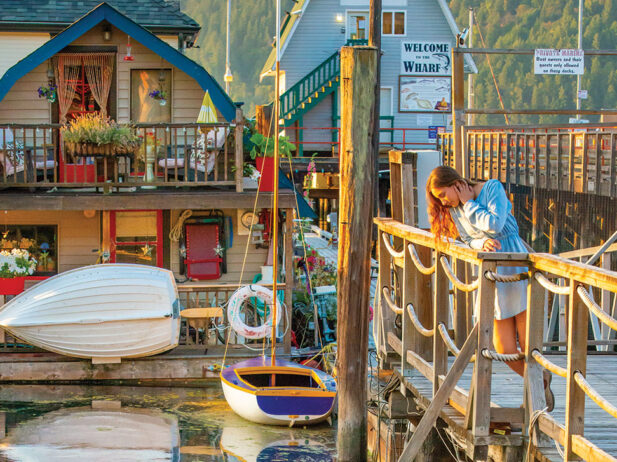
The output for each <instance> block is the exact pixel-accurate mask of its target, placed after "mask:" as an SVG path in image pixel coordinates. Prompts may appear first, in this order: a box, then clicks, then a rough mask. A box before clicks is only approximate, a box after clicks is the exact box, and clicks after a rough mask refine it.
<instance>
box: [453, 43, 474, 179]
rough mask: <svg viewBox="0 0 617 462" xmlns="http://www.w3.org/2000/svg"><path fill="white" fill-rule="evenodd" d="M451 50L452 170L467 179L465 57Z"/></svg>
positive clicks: (457, 51) (455, 50)
mask: <svg viewBox="0 0 617 462" xmlns="http://www.w3.org/2000/svg"><path fill="white" fill-rule="evenodd" d="M459 50H460V49H459V47H458V46H457V47H455V48H452V124H453V128H452V134H453V135H454V168H455V169H456V170H457V171H458V172H459V173H460V174H461V175H463V176H464V177H466V178H467V177H469V173H470V172H469V171H468V162H467V154H466V153H465V149H464V148H463V142H464V141H463V138H464V133H463V127H464V126H465V71H464V69H465V67H464V63H465V55H463V53H461V52H460V51H459Z"/></svg>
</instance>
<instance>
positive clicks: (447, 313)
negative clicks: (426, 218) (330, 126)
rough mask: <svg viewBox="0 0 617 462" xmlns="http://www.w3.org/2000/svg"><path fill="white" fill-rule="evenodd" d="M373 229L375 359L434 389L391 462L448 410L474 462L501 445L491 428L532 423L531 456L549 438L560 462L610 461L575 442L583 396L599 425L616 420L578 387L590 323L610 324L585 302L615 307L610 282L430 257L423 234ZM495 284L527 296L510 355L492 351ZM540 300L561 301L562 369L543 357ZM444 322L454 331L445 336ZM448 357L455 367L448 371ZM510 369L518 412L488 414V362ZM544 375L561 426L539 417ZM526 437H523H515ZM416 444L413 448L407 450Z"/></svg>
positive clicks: (382, 225) (559, 270)
mask: <svg viewBox="0 0 617 462" xmlns="http://www.w3.org/2000/svg"><path fill="white" fill-rule="evenodd" d="M375 223H376V224H377V226H378V229H379V241H378V245H379V284H378V288H379V294H380V296H381V302H380V303H379V304H378V312H377V316H376V323H377V327H376V332H377V335H376V338H375V342H376V345H377V349H378V353H379V355H380V357H381V358H387V357H389V355H391V354H392V353H395V354H396V356H395V357H400V372H401V375H403V376H405V375H409V374H410V373H411V371H412V370H414V369H415V370H416V371H418V372H419V373H421V374H422V375H423V376H424V377H426V379H428V380H429V381H430V382H432V387H433V393H432V403H431V405H430V406H429V408H428V409H427V410H426V412H425V414H424V418H423V421H421V422H420V424H419V425H418V426H417V428H416V432H415V434H414V437H413V438H412V440H411V441H410V442H409V443H408V445H407V446H406V448H405V451H404V453H403V456H402V458H401V459H400V460H411V459H405V458H404V457H405V456H410V455H412V454H413V451H414V450H415V449H416V448H417V447H418V446H417V445H418V441H417V439H419V438H421V439H422V440H423V437H422V432H423V431H424V429H425V427H426V425H427V423H426V422H428V426H429V428H430V426H432V425H433V423H434V420H436V418H437V415H438V413H439V412H440V411H441V410H442V408H443V406H444V405H445V404H446V402H448V401H449V402H450V404H451V406H452V407H453V408H454V409H456V410H457V411H458V413H459V414H460V415H462V416H463V418H464V421H465V428H468V429H469V434H470V437H469V438H470V439H468V440H467V441H468V442H469V441H470V442H471V444H472V445H474V447H475V448H474V454H475V456H474V460H486V451H487V450H488V449H487V448H488V445H493V444H504V438H505V437H501V436H500V435H495V434H492V433H491V432H490V430H489V429H490V425H491V422H519V423H522V422H527V423H529V422H531V423H532V424H533V425H532V434H531V435H526V436H527V437H528V438H529V439H530V440H531V442H532V447H541V446H545V443H546V441H545V438H546V437H550V438H551V439H553V440H555V441H556V442H558V443H559V444H560V445H562V446H563V447H564V460H574V459H575V458H578V457H580V458H583V459H585V460H588V461H615V460H617V459H615V458H614V457H613V455H610V454H609V453H607V452H606V451H605V450H603V449H602V448H599V447H597V446H596V445H594V444H593V443H591V442H590V441H589V440H588V439H587V438H585V436H584V430H585V426H584V415H585V397H586V396H588V397H589V398H590V399H592V400H593V401H594V402H595V403H596V404H598V406H600V407H601V408H602V409H603V410H605V411H606V413H607V416H611V417H613V418H617V407H615V406H614V405H613V404H611V403H609V402H608V401H607V400H606V399H604V398H603V397H602V396H601V395H600V394H599V393H598V392H597V391H596V390H595V389H594V388H593V386H592V385H590V384H589V382H588V381H587V380H586V375H587V348H588V342H587V340H588V329H587V326H588V320H589V317H590V314H593V315H595V316H597V317H598V319H599V320H600V321H601V322H602V323H603V324H605V325H606V326H609V327H610V328H611V329H614V330H617V320H616V319H614V318H613V317H612V316H611V315H610V314H609V313H607V312H605V311H604V310H603V309H602V308H601V307H600V306H599V305H598V304H597V303H596V302H595V301H594V295H593V294H594V292H595V293H596V295H597V294H599V293H600V292H601V291H607V292H608V293H610V294H611V296H612V297H615V296H616V295H617V272H613V271H610V270H607V269H602V268H597V267H593V266H590V265H585V264H583V263H579V262H574V261H572V260H568V259H565V258H562V257H558V256H553V255H550V254H542V253H532V254H521V253H486V252H479V251H476V250H472V249H469V248H467V247H463V246H460V245H458V244H450V245H448V246H447V247H443V246H441V247H443V248H439V249H437V248H436V246H435V240H434V237H433V235H432V234H430V233H428V232H426V231H423V230H420V229H417V228H414V227H412V226H409V225H405V224H403V223H401V222H399V221H395V220H393V219H389V218H377V219H375ZM506 266H510V267H512V266H513V267H524V268H522V270H521V271H517V273H516V275H512V276H503V275H500V274H499V273H497V269H498V268H500V267H506ZM477 275H479V276H477ZM556 278H562V279H564V280H566V281H567V284H566V285H565V286H560V285H557V284H555V282H554V281H555V279H556ZM520 281H523V282H520ZM497 283H509V284H512V283H519V284H520V283H522V284H526V287H527V301H528V309H527V325H526V331H527V344H526V346H525V350H524V351H523V352H520V353H519V354H512V355H500V354H498V353H496V352H495V351H494V350H493V343H492V336H493V319H494V297H495V290H496V284H497ZM545 291H550V292H552V293H556V294H560V295H563V296H565V297H568V300H569V303H568V305H567V310H566V318H567V320H568V322H567V324H568V329H567V352H566V355H567V361H566V364H567V366H566V367H560V366H558V365H557V364H554V363H553V362H552V361H551V360H549V359H548V356H545V355H544V350H543V333H544V329H545V307H544V299H545V297H544V295H545ZM472 294H474V295H475V298H476V299H479V302H478V305H477V306H478V309H477V313H476V319H477V323H476V324H475V325H473V324H472V323H471V319H472V318H471V316H470V313H469V311H470V309H471V307H472V306H474V301H473V298H474V296H472ZM397 316H400V317H401V320H402V323H401V326H400V332H399V331H397V327H396V325H395V322H394V320H395V318H396V317H397ZM449 319H452V321H453V322H452V325H453V326H454V329H453V330H452V329H451V328H450V326H451V324H450V322H449ZM448 355H452V356H454V357H455V358H456V359H455V361H454V363H453V365H452V366H451V368H448ZM516 359H524V361H525V363H526V374H525V379H524V397H521V398H523V401H524V403H525V407H524V408H520V407H499V406H496V405H494V404H492V403H491V395H492V393H493V392H494V391H495V390H493V389H492V387H491V379H492V369H493V362H494V361H510V360H516ZM395 361H398V360H395ZM470 361H473V362H474V364H473V376H472V380H471V386H470V387H469V389H467V390H465V389H462V388H459V387H455V385H456V384H457V382H458V379H459V377H460V376H461V374H462V372H463V370H464V369H465V368H466V367H467V365H468V363H469V362H470ZM544 369H546V370H548V371H550V372H551V373H552V374H557V375H559V376H561V377H565V379H566V380H567V390H566V404H565V419H564V421H563V422H558V421H557V420H556V419H555V418H554V417H553V416H552V415H550V414H548V413H546V412H543V409H544V408H545V397H544V390H543V370H544ZM440 390H441V393H440ZM433 404H434V405H435V406H433ZM424 419H428V420H427V421H426V422H425V421H424ZM431 419H433V420H432V421H430V420H431ZM423 422H424V423H423ZM525 431H526V429H525V428H523V436H525V435H524V433H525ZM416 434H417V435H418V438H417V439H416V440H415V441H414V438H416ZM420 443H421V442H420ZM551 444H552V443H551ZM553 450H554V448H553ZM483 451H484V455H483ZM540 451H541V449H540ZM476 456H477V459H476V458H475V457H476Z"/></svg>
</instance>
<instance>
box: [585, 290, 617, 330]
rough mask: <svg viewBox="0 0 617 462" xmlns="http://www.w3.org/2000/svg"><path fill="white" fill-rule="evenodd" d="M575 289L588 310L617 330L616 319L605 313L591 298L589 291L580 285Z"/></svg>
mask: <svg viewBox="0 0 617 462" xmlns="http://www.w3.org/2000/svg"><path fill="white" fill-rule="evenodd" d="M576 291H577V292H578V295H579V296H580V297H581V300H582V301H583V303H584V304H585V305H587V308H589V311H591V312H592V313H593V314H595V315H596V316H597V317H598V319H599V320H600V321H602V322H603V323H604V324H606V325H607V326H609V327H610V328H611V329H613V330H617V319H615V318H613V317H612V316H611V315H609V314H607V313H605V312H604V310H603V309H602V307H601V306H600V305H598V304H597V303H596V302H594V301H593V300H592V299H591V296H590V295H589V292H587V290H586V289H585V288H584V287H583V286H582V285H579V286H578V287H577V288H576Z"/></svg>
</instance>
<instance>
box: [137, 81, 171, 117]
mask: <svg viewBox="0 0 617 462" xmlns="http://www.w3.org/2000/svg"><path fill="white" fill-rule="evenodd" d="M155 90H159V91H164V92H165V93H166V94H167V95H166V96H167V98H166V100H164V101H165V102H164V103H163V104H161V103H162V102H163V101H162V100H157V99H154V98H151V97H150V96H149V95H150V92H152V91H155ZM171 98H172V95H171V69H131V121H133V122H138V123H139V122H146V123H159V122H171Z"/></svg>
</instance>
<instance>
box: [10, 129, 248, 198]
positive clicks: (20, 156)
mask: <svg viewBox="0 0 617 462" xmlns="http://www.w3.org/2000/svg"><path fill="white" fill-rule="evenodd" d="M134 130H135V132H136V133H137V135H139V136H140V137H141V138H142V140H143V141H142V143H141V145H140V147H139V148H138V149H137V150H136V152H133V153H130V154H115V155H106V154H105V153H104V152H96V151H97V149H88V150H86V149H82V147H81V146H80V147H79V148H78V149H77V150H75V148H74V146H73V147H72V149H69V146H65V145H64V144H63V143H62V141H61V136H60V125H58V124H47V125H23V124H6V125H0V188H2V187H28V188H32V187H36V188H53V187H56V188H65V187H69V188H80V187H93V186H95V187H103V188H105V189H107V190H109V189H111V188H130V187H143V186H146V187H152V186H183V187H191V186H198V187H200V186H209V185H212V186H236V189H238V190H241V187H242V183H241V182H242V175H241V172H242V168H240V169H239V172H240V174H238V173H237V172H238V169H235V168H232V167H234V165H236V164H242V161H243V157H242V127H241V126H240V125H230V124H227V123H216V124H197V123H190V124H179V123H169V124H163V123H160V124H135V125H134ZM76 151H79V152H76Z"/></svg>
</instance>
